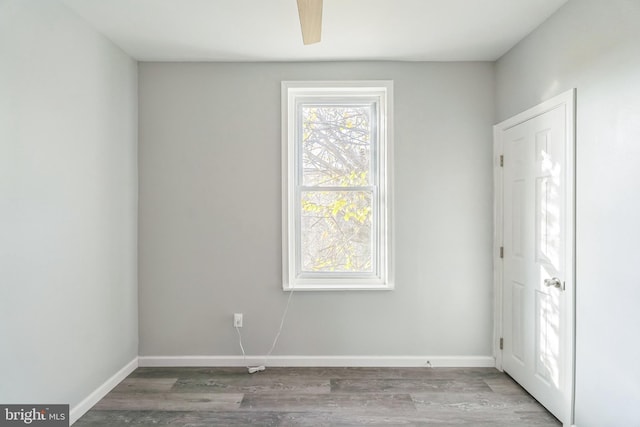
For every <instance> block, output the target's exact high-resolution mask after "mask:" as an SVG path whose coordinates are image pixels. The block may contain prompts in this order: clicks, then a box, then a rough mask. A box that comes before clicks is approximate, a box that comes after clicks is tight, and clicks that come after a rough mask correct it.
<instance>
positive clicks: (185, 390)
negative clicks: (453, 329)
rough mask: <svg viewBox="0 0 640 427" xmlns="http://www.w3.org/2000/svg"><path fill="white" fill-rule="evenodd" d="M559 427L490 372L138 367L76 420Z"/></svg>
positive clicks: (152, 423) (511, 385)
mask: <svg viewBox="0 0 640 427" xmlns="http://www.w3.org/2000/svg"><path fill="white" fill-rule="evenodd" d="M128 425H134V426H190V427H196V426H249V425H251V426H452V425H453V426H474V427H503V426H504V427H506V426H509V427H526V426H538V427H539V426H559V425H560V423H559V422H558V421H557V420H556V419H555V418H554V417H553V416H552V415H550V414H549V413H548V412H547V411H546V410H545V409H544V408H543V407H542V406H540V404H538V403H537V402H536V401H535V400H534V399H533V398H532V397H531V396H530V395H529V394H527V393H526V392H525V391H524V390H523V389H522V388H520V386H518V385H517V384H516V383H515V382H513V380H511V378H509V377H508V376H507V375H505V374H502V373H500V372H499V371H497V370H496V369H493V368H267V370H266V371H264V372H259V373H256V374H252V375H250V374H248V373H247V370H246V369H244V368H242V369H240V368H138V369H136V370H135V371H134V372H133V373H132V374H131V375H130V376H129V377H127V378H126V379H125V380H124V381H123V382H122V383H120V384H119V385H118V386H117V387H116V388H115V389H114V390H113V391H111V393H109V394H108V395H107V396H105V398H104V399H102V400H101V401H100V402H98V404H96V405H95V406H94V407H93V408H92V409H91V410H90V411H89V412H87V413H86V414H85V415H84V416H83V417H82V418H80V419H79V420H78V421H77V422H76V423H75V424H74V426H77V427H84V426H110V427H116V426H128Z"/></svg>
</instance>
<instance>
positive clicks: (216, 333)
mask: <svg viewBox="0 0 640 427" xmlns="http://www.w3.org/2000/svg"><path fill="white" fill-rule="evenodd" d="M139 79H140V90H139V94H140V98H139V103H140V222H139V228H140V231H139V236H140V240H139V244H140V254H139V256H140V267H139V268H140V354H141V355H142V356H169V355H238V354H240V350H239V347H238V342H237V336H236V333H235V330H234V329H233V328H232V313H233V312H243V313H244V315H245V319H244V320H245V322H244V323H245V327H244V328H243V334H244V344H245V348H246V350H247V353H248V354H253V355H260V354H264V353H265V352H267V350H268V349H269V347H270V344H271V340H272V339H273V337H274V334H275V332H276V330H277V327H278V324H279V321H280V316H281V313H282V311H283V308H284V306H285V302H286V298H287V296H288V294H287V293H284V292H283V291H282V283H281V280H282V275H281V177H280V163H281V162H280V144H281V139H280V82H281V81H282V80H313V79H316V80H331V79H334V80H340V79H342V80H348V79H392V80H393V81H394V84H395V147H394V149H395V164H394V165H393V166H394V169H395V201H396V202H395V228H396V259H397V265H396V290H394V291H391V292H326V293H322V292H299V293H296V294H295V295H294V297H293V301H292V303H291V307H290V310H289V317H288V319H287V322H286V324H285V327H284V330H283V332H282V336H281V338H280V343H279V345H278V347H277V348H276V350H275V351H274V354H277V355H307V356H325V355H333V356H341V355H342V356H349V355H356V356H397V355H406V356H413V355H417V356H420V355H436V356H437V355H454V356H476V355H480V356H490V355H491V353H492V348H491V338H492V296H491V295H492V279H491V277H492V270H491V246H492V240H491V239H492V231H491V230H492V154H491V146H492V135H491V125H492V124H493V123H494V110H493V106H494V98H493V94H494V86H493V65H492V64H489V63H457V64H447V63H364V62H362V63H306V64H304V63H281V64H269V63H267V64H265V63H262V64H253V63H246V64H193V63H192V64H166V63H143V64H140V76H139Z"/></svg>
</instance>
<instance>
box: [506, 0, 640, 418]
mask: <svg viewBox="0 0 640 427" xmlns="http://www.w3.org/2000/svg"><path fill="white" fill-rule="evenodd" d="M638 40H640V2H638V1H637V0H608V1H602V0H570V1H569V2H568V3H567V4H566V5H565V6H564V7H563V8H562V9H560V10H559V11H558V13H556V14H555V15H554V16H552V17H551V18H550V19H549V20H548V21H547V22H546V23H544V24H543V25H542V26H541V27H540V28H538V30H537V31H535V32H534V33H533V34H531V35H530V36H529V37H527V38H526V39H525V40H524V41H522V42H521V43H520V44H519V45H518V46H516V47H515V48H514V49H513V50H512V51H511V52H509V53H508V54H507V55H505V56H504V57H503V58H501V59H500V60H499V61H498V63H497V67H496V73H497V74H496V75H497V80H496V82H497V83H496V84H497V114H498V118H499V119H500V120H502V119H505V118H507V117H509V116H511V115H513V114H515V113H518V112H519V111H521V110H524V109H526V108H528V107H531V106H533V105H535V104H537V103H539V102H540V101H542V100H544V99H547V98H549V97H551V96H553V95H556V94H558V93H560V92H563V91H565V90H567V89H570V88H572V87H576V88H577V90H578V103H577V110H578V111H577V117H578V119H577V248H576V249H577V250H576V259H577V277H576V280H577V350H576V351H577V355H576V358H577V360H576V363H577V372H576V377H577V380H576V424H577V425H578V427H588V426H622V425H637V424H638V420H640V406H639V405H638V402H640V363H638V360H640V340H638V332H637V331H638V327H639V326H640V310H638V302H639V301H640V286H639V284H640V269H639V268H638V266H639V265H640V250H638V240H639V237H640V221H638V218H640V199H639V197H638V196H639V194H640V167H639V166H640V142H639V141H640V44H639V43H638Z"/></svg>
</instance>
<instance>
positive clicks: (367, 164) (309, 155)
mask: <svg viewBox="0 0 640 427" xmlns="http://www.w3.org/2000/svg"><path fill="white" fill-rule="evenodd" d="M300 114H301V123H302V129H301V138H300V140H301V145H302V150H301V152H302V153H301V154H302V185H304V186H325V187H354V186H368V185H370V180H371V175H372V173H371V164H372V155H373V153H372V142H373V140H374V138H375V135H374V134H373V133H374V128H373V126H372V122H374V121H375V117H373V114H374V106H373V105H372V104H364V105H362V104H354V105H344V103H343V104H341V105H318V104H315V105H314V104H304V103H303V104H301V105H300Z"/></svg>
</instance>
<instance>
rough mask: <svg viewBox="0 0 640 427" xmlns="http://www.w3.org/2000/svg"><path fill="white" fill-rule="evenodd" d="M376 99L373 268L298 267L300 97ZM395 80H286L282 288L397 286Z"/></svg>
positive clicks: (283, 148) (351, 99) (283, 104)
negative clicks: (330, 269)
mask: <svg viewBox="0 0 640 427" xmlns="http://www.w3.org/2000/svg"><path fill="white" fill-rule="evenodd" d="M358 98H360V99H366V100H367V101H371V100H373V102H374V103H375V104H376V115H377V123H376V126H377V129H378V138H376V141H375V147H374V151H375V153H376V155H375V164H374V165H373V168H372V169H374V175H375V176H374V182H373V183H372V186H373V187H374V191H375V193H376V198H374V203H375V201H376V199H377V203H375V206H374V212H375V214H374V218H373V236H372V238H373V244H374V245H375V250H374V253H375V254H376V259H375V262H374V263H375V266H374V271H373V272H372V273H369V274H365V273H335V272H315V273H308V272H306V273H303V272H300V271H297V269H298V267H297V265H299V264H300V262H299V257H300V254H299V253H298V250H297V248H298V246H299V245H298V241H299V239H300V236H299V235H298V231H297V230H298V229H299V222H300V219H299V215H298V212H299V209H300V206H299V205H300V202H299V192H300V188H301V187H302V186H301V185H300V183H299V182H298V181H299V178H298V177H299V176H300V175H301V174H300V173H299V169H298V159H299V153H298V148H297V141H296V138H297V132H298V130H297V129H298V128H299V127H298V126H297V121H296V117H297V115H296V111H297V103H298V102H300V101H301V100H304V101H307V102H308V101H309V100H314V101H315V100H318V101H321V100H323V99H324V100H327V99H331V100H340V99H342V100H344V101H355V100H358ZM392 125H393V82H392V81H387V80H384V81H283V82H282V201H283V206H282V220H283V222H282V274H283V285H282V286H283V289H284V290H285V291H290V290H309V291H331V290H391V289H393V288H394V281H393V270H394V269H393V267H394V251H393V221H392V213H393V212H392V211H393V209H392V207H393V203H392V188H393V187H392V167H391V166H392V164H393V162H392V160H393V156H392V154H393V153H392V147H393V127H392Z"/></svg>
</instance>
